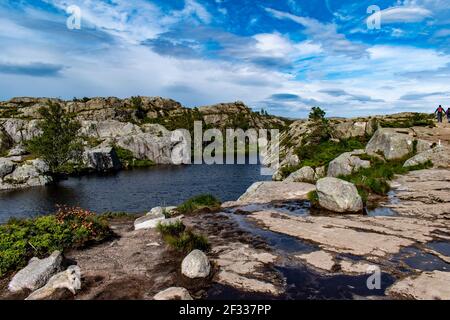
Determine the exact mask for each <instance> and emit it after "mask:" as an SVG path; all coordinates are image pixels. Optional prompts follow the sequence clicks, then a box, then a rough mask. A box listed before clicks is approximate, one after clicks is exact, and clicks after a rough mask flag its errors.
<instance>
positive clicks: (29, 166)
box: [3, 159, 52, 189]
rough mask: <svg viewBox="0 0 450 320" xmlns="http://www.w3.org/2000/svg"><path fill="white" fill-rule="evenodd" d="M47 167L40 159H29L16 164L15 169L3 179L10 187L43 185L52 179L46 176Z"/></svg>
mask: <svg viewBox="0 0 450 320" xmlns="http://www.w3.org/2000/svg"><path fill="white" fill-rule="evenodd" d="M48 170H49V168H48V166H47V165H46V164H45V162H44V161H42V160H40V159H35V160H30V161H27V162H25V163H24V164H22V165H20V166H17V167H16V169H15V170H14V171H13V172H12V173H10V174H8V175H6V176H4V177H3V181H4V182H6V183H7V184H9V185H10V186H11V189H12V188H25V187H36V186H44V185H46V184H48V183H50V182H51V181H52V179H51V177H49V176H47V175H46V173H47V172H48Z"/></svg>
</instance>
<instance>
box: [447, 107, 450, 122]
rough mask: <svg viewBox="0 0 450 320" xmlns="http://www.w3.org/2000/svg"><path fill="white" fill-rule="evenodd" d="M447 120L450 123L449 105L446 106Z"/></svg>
mask: <svg viewBox="0 0 450 320" xmlns="http://www.w3.org/2000/svg"><path fill="white" fill-rule="evenodd" d="M447 121H448V123H450V107H449V108H447Z"/></svg>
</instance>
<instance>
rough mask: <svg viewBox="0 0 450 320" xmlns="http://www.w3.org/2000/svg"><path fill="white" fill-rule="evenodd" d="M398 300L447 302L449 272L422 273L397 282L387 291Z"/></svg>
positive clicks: (449, 295)
mask: <svg viewBox="0 0 450 320" xmlns="http://www.w3.org/2000/svg"><path fill="white" fill-rule="evenodd" d="M388 292H389V294H390V295H392V296H395V297H398V298H404V299H418V300H449V299H450V272H442V271H433V272H424V273H422V274H420V275H419V276H411V277H407V278H405V279H403V280H400V281H398V282H397V283H396V284H394V285H393V286H392V287H390V288H389V290H388Z"/></svg>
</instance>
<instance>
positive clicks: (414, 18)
mask: <svg viewBox="0 0 450 320" xmlns="http://www.w3.org/2000/svg"><path fill="white" fill-rule="evenodd" d="M375 14H376V13H375ZM431 16H432V12H431V11H430V10H428V9H425V8H422V7H413V6H410V7H405V6H401V7H392V8H388V9H385V10H382V11H381V23H382V24H390V23H411V22H420V21H423V20H425V19H426V18H428V17H431ZM371 19H373V15H372V16H370V17H369V18H368V20H369V21H371Z"/></svg>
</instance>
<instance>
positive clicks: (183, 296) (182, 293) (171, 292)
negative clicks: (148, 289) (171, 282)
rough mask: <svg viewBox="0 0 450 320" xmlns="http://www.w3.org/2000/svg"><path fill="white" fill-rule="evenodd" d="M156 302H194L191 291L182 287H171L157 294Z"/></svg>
mask: <svg viewBox="0 0 450 320" xmlns="http://www.w3.org/2000/svg"><path fill="white" fill-rule="evenodd" d="M153 299H154V300H193V299H192V297H191V295H190V294H189V291H187V290H186V289H185V288H181V287H171V288H167V289H166V290H163V291H161V292H159V293H157V294H156V295H155V296H154V297H153Z"/></svg>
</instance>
